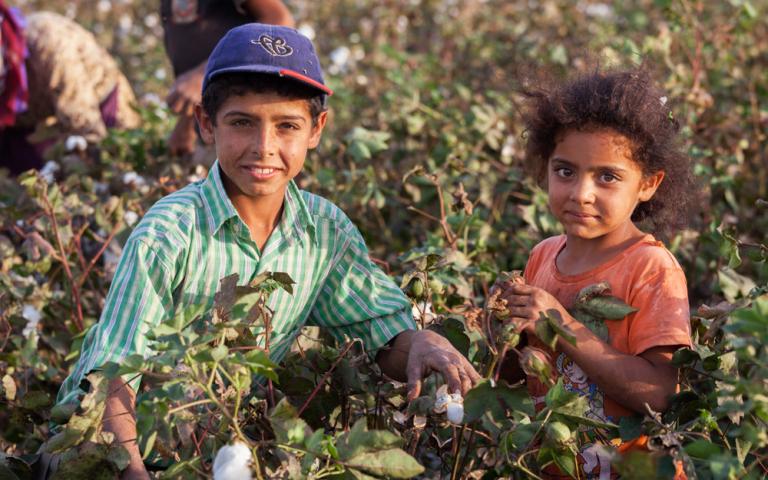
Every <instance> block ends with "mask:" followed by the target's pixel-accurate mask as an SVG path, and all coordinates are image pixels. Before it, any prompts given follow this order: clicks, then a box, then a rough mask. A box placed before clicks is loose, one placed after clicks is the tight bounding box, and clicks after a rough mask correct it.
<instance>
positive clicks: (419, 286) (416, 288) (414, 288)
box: [411, 278, 424, 299]
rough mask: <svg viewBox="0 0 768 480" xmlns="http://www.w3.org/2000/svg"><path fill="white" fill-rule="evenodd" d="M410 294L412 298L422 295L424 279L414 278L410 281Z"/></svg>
mask: <svg viewBox="0 0 768 480" xmlns="http://www.w3.org/2000/svg"><path fill="white" fill-rule="evenodd" d="M411 294H413V298H417V299H418V298H421V297H422V296H424V281H423V280H422V279H420V278H414V279H413V280H412V281H411Z"/></svg>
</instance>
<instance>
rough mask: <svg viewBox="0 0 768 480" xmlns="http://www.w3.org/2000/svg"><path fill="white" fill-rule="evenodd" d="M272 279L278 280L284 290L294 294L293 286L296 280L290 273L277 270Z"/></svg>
mask: <svg viewBox="0 0 768 480" xmlns="http://www.w3.org/2000/svg"><path fill="white" fill-rule="evenodd" d="M272 279H273V280H274V281H276V282H277V283H278V284H279V285H280V287H282V289H283V290H285V291H286V292H288V293H290V294H291V295H293V286H294V285H296V282H294V281H293V279H292V278H291V276H290V275H288V274H287V273H284V272H275V273H273V274H272Z"/></svg>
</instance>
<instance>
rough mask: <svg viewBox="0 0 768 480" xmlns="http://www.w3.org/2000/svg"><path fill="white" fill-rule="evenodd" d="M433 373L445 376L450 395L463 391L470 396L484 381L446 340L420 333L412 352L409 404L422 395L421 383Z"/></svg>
mask: <svg viewBox="0 0 768 480" xmlns="http://www.w3.org/2000/svg"><path fill="white" fill-rule="evenodd" d="M430 372H438V373H440V374H441V375H442V376H443V379H444V380H445V383H446V384H448V391H449V392H459V391H460V392H461V394H462V395H466V393H467V392H468V391H469V389H471V388H472V387H473V386H474V385H475V384H476V383H477V382H478V381H479V380H480V378H481V377H480V374H479V373H477V371H476V370H475V369H474V367H472V364H471V363H469V360H467V359H466V358H465V357H464V355H462V354H461V353H459V352H458V351H457V350H456V349H455V348H453V345H451V342H449V341H448V340H447V339H446V338H445V337H443V336H442V335H440V334H438V333H435V332H433V331H430V330H419V331H417V332H414V334H413V336H412V338H411V348H410V351H409V353H408V366H407V367H406V374H407V376H408V401H411V400H414V399H416V398H417V397H418V396H419V394H420V393H421V381H422V379H423V378H424V377H425V376H426V375H428V374H429V373H430Z"/></svg>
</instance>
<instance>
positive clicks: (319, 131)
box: [308, 110, 328, 148]
mask: <svg viewBox="0 0 768 480" xmlns="http://www.w3.org/2000/svg"><path fill="white" fill-rule="evenodd" d="M327 121H328V110H326V111H324V112H320V115H318V116H317V123H316V124H315V125H314V126H313V127H312V133H311V134H310V136H309V145H308V147H309V148H315V147H317V146H318V145H319V144H320V137H322V135H323V128H325V122H327Z"/></svg>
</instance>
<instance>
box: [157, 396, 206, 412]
mask: <svg viewBox="0 0 768 480" xmlns="http://www.w3.org/2000/svg"><path fill="white" fill-rule="evenodd" d="M207 403H213V402H212V401H211V400H210V399H203V400H195V401H194V402H189V403H185V404H184V405H179V406H178V407H174V408H172V409H170V410H168V413H169V414H172V413H176V412H180V411H182V410H185V409H187V408H192V407H196V406H198V405H205V404H207Z"/></svg>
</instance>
